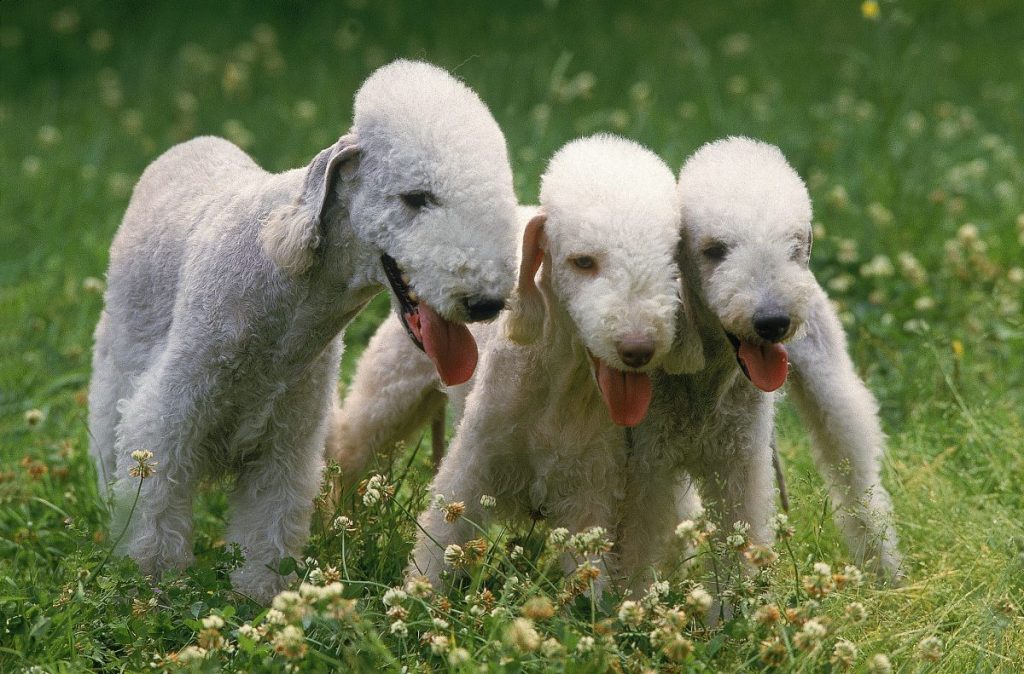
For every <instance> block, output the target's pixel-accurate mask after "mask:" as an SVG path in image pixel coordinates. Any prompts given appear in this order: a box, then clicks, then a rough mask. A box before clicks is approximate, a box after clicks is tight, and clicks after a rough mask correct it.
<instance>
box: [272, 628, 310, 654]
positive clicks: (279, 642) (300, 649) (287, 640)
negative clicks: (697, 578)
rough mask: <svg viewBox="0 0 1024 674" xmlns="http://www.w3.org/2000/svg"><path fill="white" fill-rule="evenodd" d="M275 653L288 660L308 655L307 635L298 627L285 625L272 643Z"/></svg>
mask: <svg viewBox="0 0 1024 674" xmlns="http://www.w3.org/2000/svg"><path fill="white" fill-rule="evenodd" d="M272 645H273V647H274V652H275V653H278V654H280V655H283V656H285V657H286V658H301V657H303V656H304V655H305V654H306V650H307V649H308V646H306V635H305V633H303V631H302V628H301V627H298V626H297V625H285V626H284V627H283V628H281V631H280V632H278V633H277V634H276V635H275V636H274V639H273V641H272Z"/></svg>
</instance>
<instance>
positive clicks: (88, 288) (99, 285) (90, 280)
mask: <svg viewBox="0 0 1024 674" xmlns="http://www.w3.org/2000/svg"><path fill="white" fill-rule="evenodd" d="M106 288H107V286H106V284H105V283H104V282H103V281H102V280H101V279H98V278H96V277H95V276H86V277H85V278H84V279H82V290H84V291H85V292H87V293H92V294H94V295H102V294H103V291H104V290H106Z"/></svg>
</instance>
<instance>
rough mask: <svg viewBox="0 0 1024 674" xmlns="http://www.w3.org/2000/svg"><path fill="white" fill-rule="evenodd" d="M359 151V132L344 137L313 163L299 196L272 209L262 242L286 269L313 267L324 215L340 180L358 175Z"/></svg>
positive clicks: (293, 271) (299, 270) (296, 270)
mask: <svg viewBox="0 0 1024 674" xmlns="http://www.w3.org/2000/svg"><path fill="white" fill-rule="evenodd" d="M359 152H360V151H359V144H358V143H357V142H356V138H355V135H353V134H346V135H344V136H342V137H341V138H340V139H339V140H338V142H337V143H335V144H334V145H332V146H331V147H329V148H327V149H325V150H322V151H321V152H320V153H319V154H317V156H316V157H314V158H313V161H311V162H310V164H309V167H308V168H307V169H306V175H305V178H304V179H303V181H302V190H301V191H300V192H299V195H298V198H297V199H296V200H295V201H294V202H293V203H290V204H284V205H281V206H279V207H277V208H275V209H274V210H273V211H271V212H270V217H269V218H268V219H267V222H266V224H265V225H264V227H263V230H262V231H261V232H260V241H261V242H262V244H263V250H264V251H266V253H267V256H268V257H270V259H271V260H273V261H274V263H275V264H276V265H277V266H278V267H280V268H281V269H283V270H284V271H285V272H287V273H289V274H292V275H298V274H301V273H303V272H304V271H306V270H307V269H309V268H310V266H312V264H313V261H314V259H315V253H316V249H317V247H318V246H319V245H320V239H321V236H322V234H323V229H324V222H323V221H324V216H325V215H326V213H327V211H328V209H329V208H330V206H331V205H332V204H333V203H334V199H335V198H336V196H337V193H338V185H337V183H338V181H339V179H340V180H345V179H351V177H352V175H354V173H355V170H356V167H357V166H358V161H359Z"/></svg>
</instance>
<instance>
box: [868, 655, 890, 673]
mask: <svg viewBox="0 0 1024 674" xmlns="http://www.w3.org/2000/svg"><path fill="white" fill-rule="evenodd" d="M868 672H869V673H870V674H891V672H892V663H891V662H889V656H888V655H886V654H885V653H875V654H874V655H872V656H871V659H870V660H868Z"/></svg>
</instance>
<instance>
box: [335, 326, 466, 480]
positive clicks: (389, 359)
mask: <svg viewBox="0 0 1024 674" xmlns="http://www.w3.org/2000/svg"><path fill="white" fill-rule="evenodd" d="M439 386H440V380H439V379H438V376H437V371H436V370H435V368H434V364H433V363H432V362H431V361H430V359H429V358H427V356H426V354H424V353H423V352H422V351H420V350H419V349H417V348H416V346H415V345H414V344H413V343H412V341H411V340H410V339H409V337H408V336H407V335H406V334H405V329H404V328H403V327H402V325H401V323H400V322H399V320H398V319H397V318H395V317H394V316H391V317H389V318H388V319H387V320H386V321H385V322H384V323H382V324H381V326H380V328H378V330H377V332H376V333H375V334H374V336H373V338H372V339H371V340H370V343H369V345H368V346H367V347H366V351H364V352H363V355H362V357H361V358H360V359H359V365H358V366H357V367H356V374H355V376H354V377H353V378H352V383H351V384H350V385H349V388H348V392H347V394H346V396H345V400H344V402H343V403H342V405H341V407H340V409H338V410H336V411H335V412H334V414H333V418H332V420H331V428H330V431H329V433H328V437H327V443H326V445H327V449H326V455H327V458H328V459H333V460H334V461H337V462H338V464H339V465H340V466H341V473H342V474H341V481H340V483H339V484H338V485H336V488H338V489H340V490H341V492H340V493H344V490H346V489H350V488H351V487H352V486H354V485H355V484H356V483H357V482H358V481H359V480H360V479H361V478H362V476H363V473H364V472H365V471H366V466H367V464H368V463H369V461H370V459H371V458H372V457H373V456H374V455H375V454H376V453H377V452H378V451H380V450H381V449H384V448H387V447H389V446H393V445H394V444H395V443H396V442H399V441H402V440H405V439H407V438H409V437H410V436H412V435H413V434H414V433H415V432H416V431H417V430H419V429H421V428H423V427H424V426H425V425H426V424H427V423H428V422H429V421H430V420H431V419H433V418H434V417H436V416H437V415H438V414H440V413H442V412H443V410H444V405H445V401H446V400H447V398H446V396H445V394H444V393H442V392H441V390H440V389H439Z"/></svg>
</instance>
